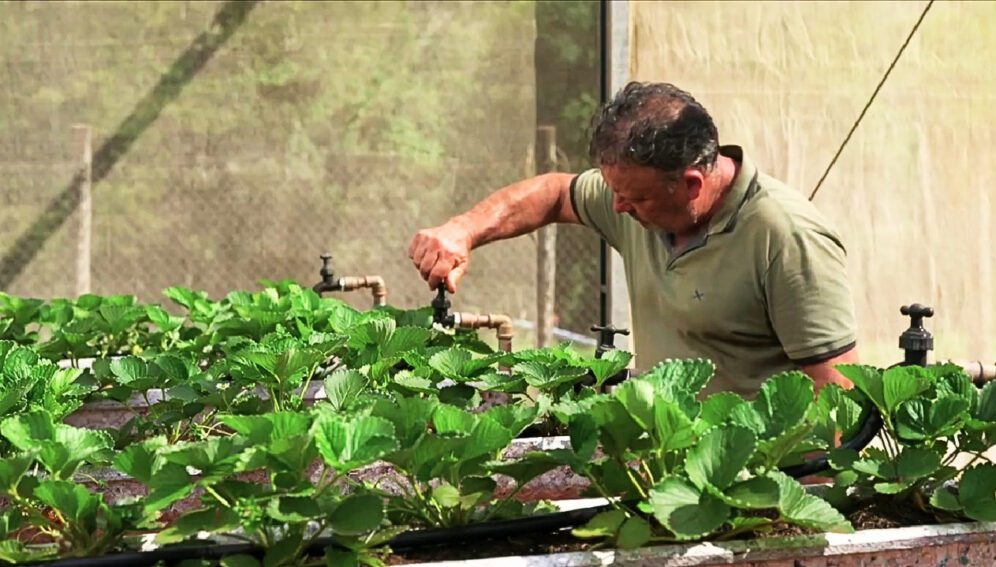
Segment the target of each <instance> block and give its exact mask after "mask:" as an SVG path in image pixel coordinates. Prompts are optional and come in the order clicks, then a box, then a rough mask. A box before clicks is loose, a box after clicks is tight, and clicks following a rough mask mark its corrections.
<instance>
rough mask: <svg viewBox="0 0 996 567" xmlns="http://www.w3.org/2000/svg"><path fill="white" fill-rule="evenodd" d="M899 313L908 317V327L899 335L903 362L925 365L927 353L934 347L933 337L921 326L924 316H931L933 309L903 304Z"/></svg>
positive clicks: (917, 304) (919, 305) (915, 304)
mask: <svg viewBox="0 0 996 567" xmlns="http://www.w3.org/2000/svg"><path fill="white" fill-rule="evenodd" d="M899 313H901V314H903V315H907V316H909V318H910V327H909V328H908V329H906V330H905V331H904V332H903V334H901V335H899V348H901V349H903V351H904V361H903V362H904V364H915V365H918V366H926V365H927V353H928V352H929V351H930V350H932V349H933V348H934V337H933V335H931V334H930V332H929V331H927V329H925V328H924V326H923V319H924V317H933V316H934V309H933V308H932V307H928V306H926V305H921V304H919V303H914V304H912V305H903V306H902V307H900V308H899Z"/></svg>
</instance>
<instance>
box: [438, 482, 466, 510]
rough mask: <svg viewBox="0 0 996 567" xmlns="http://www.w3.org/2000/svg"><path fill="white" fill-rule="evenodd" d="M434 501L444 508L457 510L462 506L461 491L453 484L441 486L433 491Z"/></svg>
mask: <svg viewBox="0 0 996 567" xmlns="http://www.w3.org/2000/svg"><path fill="white" fill-rule="evenodd" d="M432 499H433V500H435V501H436V503H438V504H439V505H440V506H442V507H443V508H456V507H457V506H459V505H460V491H459V490H458V489H457V487H455V486H453V485H452V484H445V483H444V484H440V485H439V486H437V487H435V488H433V489H432Z"/></svg>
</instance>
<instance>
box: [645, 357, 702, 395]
mask: <svg viewBox="0 0 996 567" xmlns="http://www.w3.org/2000/svg"><path fill="white" fill-rule="evenodd" d="M715 372H716V365H715V364H713V363H712V361H710V360H706V359H701V358H697V359H679V360H674V359H669V360H665V361H662V362H659V363H657V364H656V365H655V366H654V367H653V368H651V369H650V371H649V372H647V373H646V374H643V375H642V376H641V378H646V379H647V380H650V381H651V382H654V383H655V384H656V385H657V387H658V388H659V389H660V390H661V391H662V392H664V393H665V394H666V395H667V396H668V399H670V400H671V401H677V399H676V397H677V396H675V395H674V394H676V393H678V392H681V393H687V394H691V395H692V396H695V395H697V394H698V393H699V392H700V391H701V390H702V389H703V388H705V386H706V384H708V383H709V380H710V379H711V378H712V376H713V374H714V373H715Z"/></svg>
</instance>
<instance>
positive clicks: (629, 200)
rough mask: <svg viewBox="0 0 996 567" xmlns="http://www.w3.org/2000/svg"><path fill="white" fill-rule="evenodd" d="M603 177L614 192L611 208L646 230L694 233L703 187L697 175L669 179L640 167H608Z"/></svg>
mask: <svg viewBox="0 0 996 567" xmlns="http://www.w3.org/2000/svg"><path fill="white" fill-rule="evenodd" d="M601 171H602V177H603V178H604V179H605V182H606V183H608V184H609V187H610V188H611V189H612V208H613V210H615V212H617V213H625V214H628V215H630V216H631V217H633V218H634V219H636V220H637V221H638V222H639V223H640V224H641V225H643V227H644V228H651V229H657V230H662V231H664V232H671V233H682V232H686V231H689V230H691V229H692V228H693V227H694V226H695V224H696V222H697V220H698V215H697V214H696V210H695V202H694V201H695V197H696V196H698V190H699V188H700V187H701V184H700V183H699V180H700V179H701V178H700V176H699V175H697V174H699V172H698V171H694V170H686V172H685V173H684V174H682V175H681V176H680V177H678V178H675V177H669V176H667V175H665V174H664V173H663V172H662V171H660V170H659V169H656V168H653V167H647V166H641V165H605V166H602V167H601Z"/></svg>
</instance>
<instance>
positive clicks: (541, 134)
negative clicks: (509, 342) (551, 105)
mask: <svg viewBox="0 0 996 567" xmlns="http://www.w3.org/2000/svg"><path fill="white" fill-rule="evenodd" d="M556 168H557V127H556V126H539V127H537V128H536V173H537V174H541V173H549V172H551V171H554V170H555V169H556ZM536 244H537V248H538V249H537V251H536V252H537V253H536V322H537V324H536V346H537V347H540V348H542V347H545V346H548V345H551V344H553V327H554V325H553V317H554V296H555V294H556V278H557V225H555V224H550V225H547V226H545V227H543V228H541V229H540V230H539V231H538V233H537V239H536Z"/></svg>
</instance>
